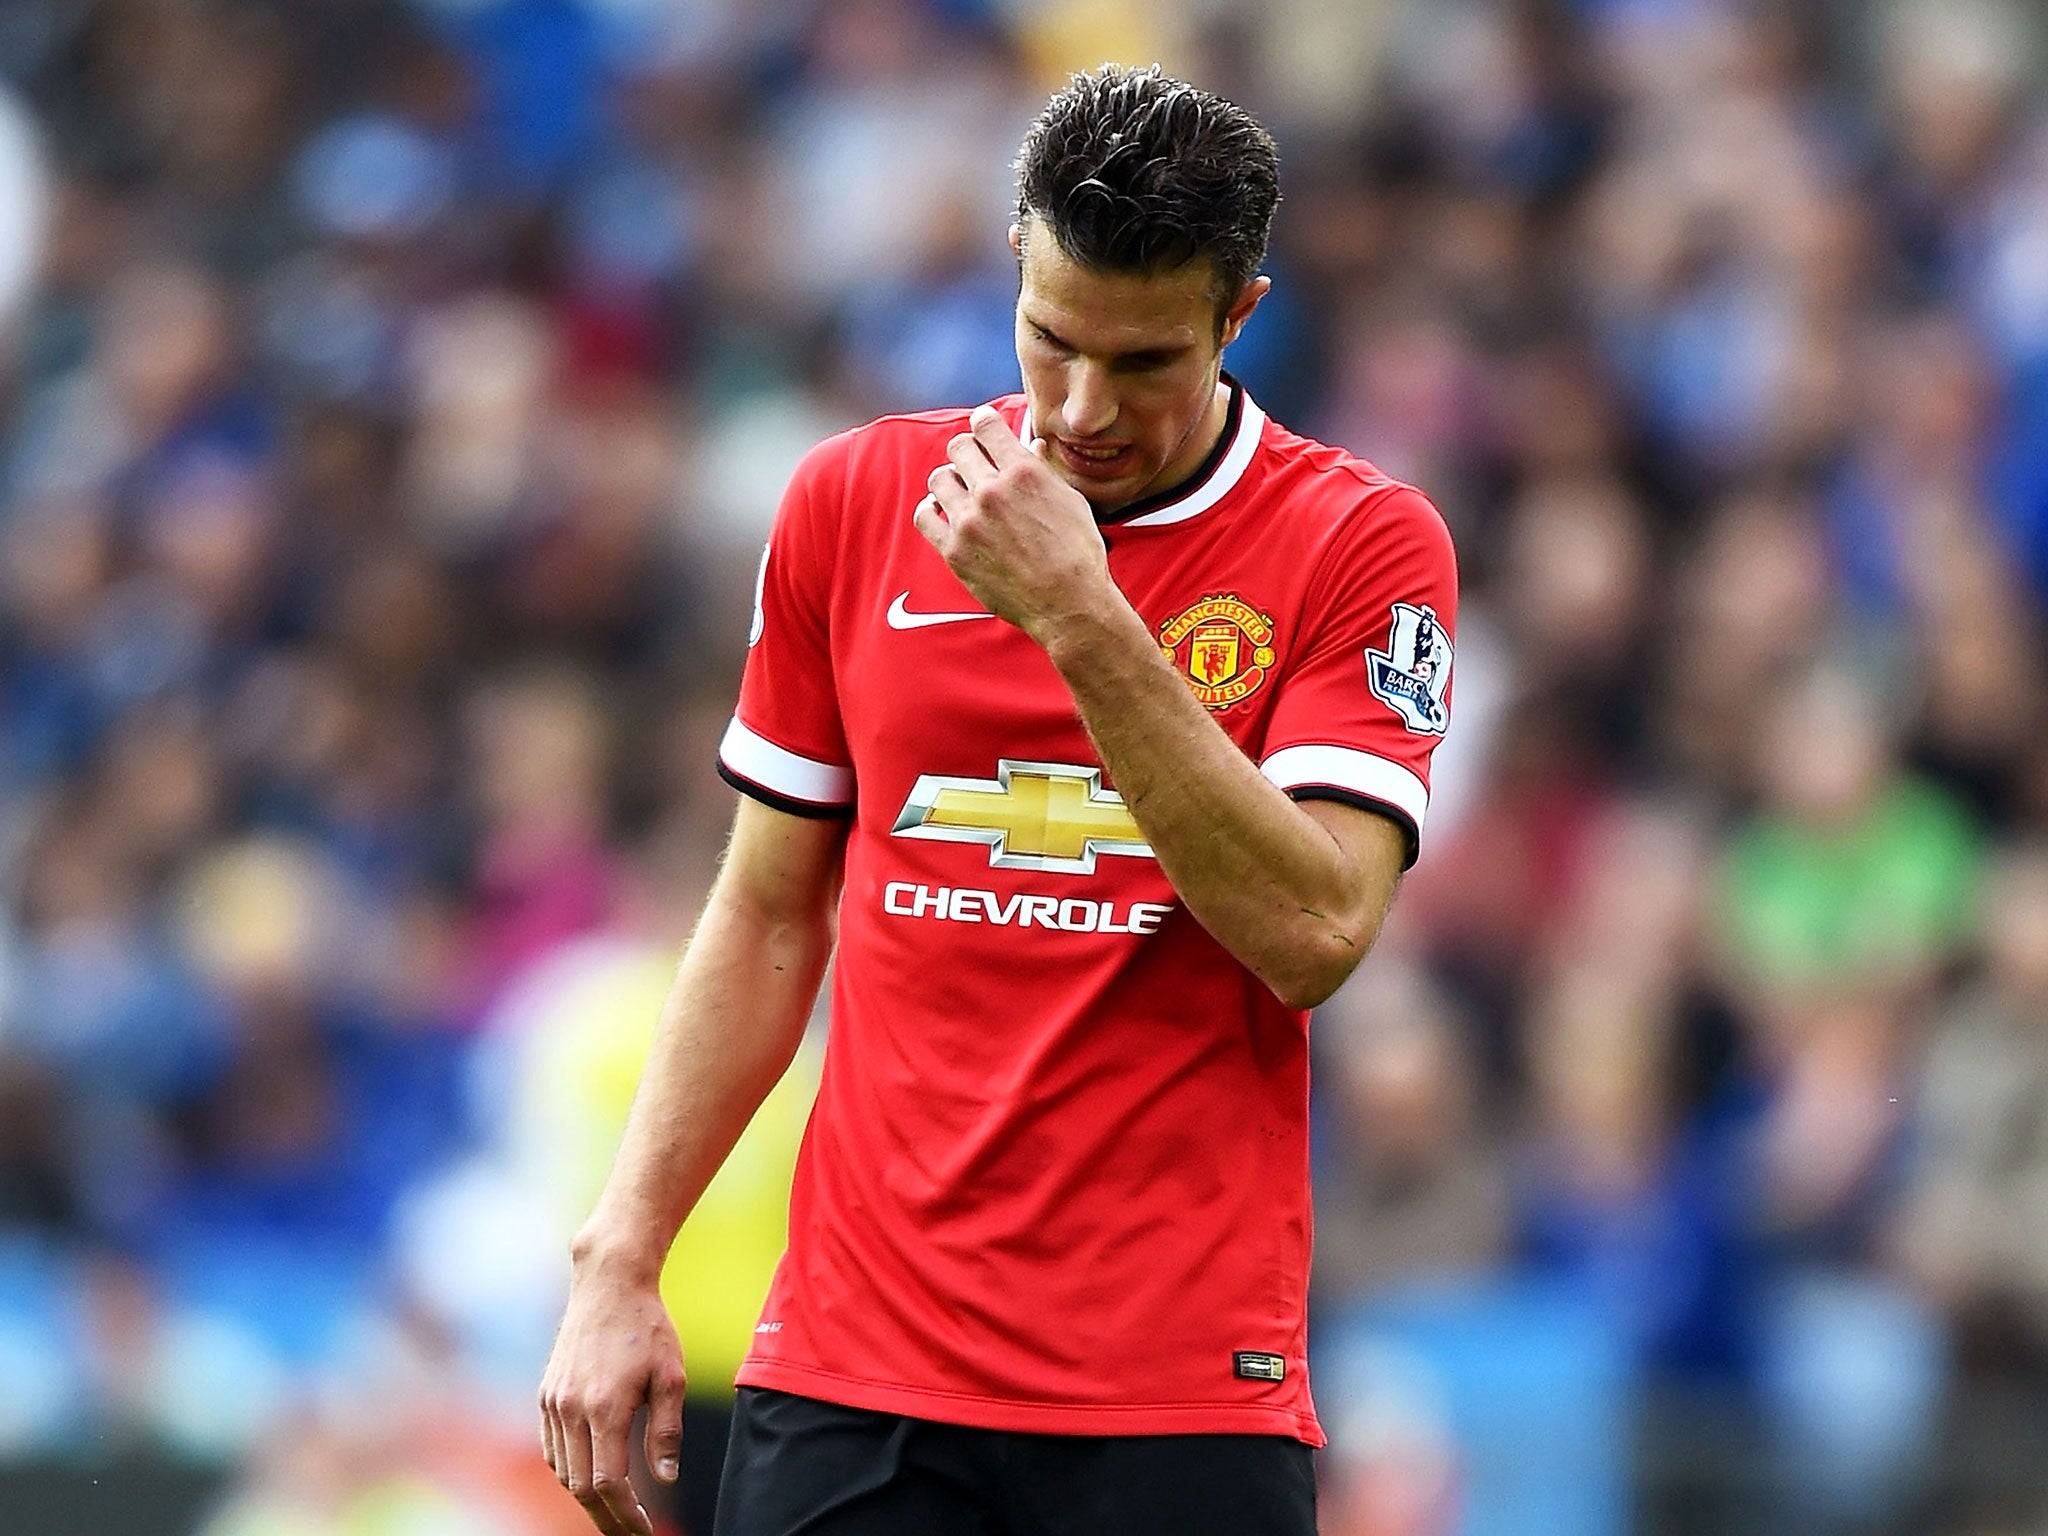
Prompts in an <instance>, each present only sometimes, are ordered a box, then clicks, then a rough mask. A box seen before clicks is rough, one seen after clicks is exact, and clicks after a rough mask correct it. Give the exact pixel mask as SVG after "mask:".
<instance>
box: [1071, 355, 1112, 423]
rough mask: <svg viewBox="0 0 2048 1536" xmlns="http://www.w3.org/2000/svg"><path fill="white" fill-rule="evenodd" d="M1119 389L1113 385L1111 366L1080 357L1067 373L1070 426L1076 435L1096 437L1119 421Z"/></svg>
mask: <svg viewBox="0 0 2048 1536" xmlns="http://www.w3.org/2000/svg"><path fill="white" fill-rule="evenodd" d="M1116 412H1117V403H1116V391H1115V390H1114V389H1112V388H1111V387H1110V382H1109V374H1108V370H1106V369H1104V368H1101V367H1099V366H1097V365H1095V364H1093V363H1090V362H1087V361H1085V360H1084V361H1078V362H1076V363H1075V364H1074V366H1073V368H1072V369H1071V370H1070V371H1069V373H1068V375H1067V400H1066V408H1065V409H1064V410H1063V411H1062V412H1061V414H1062V415H1063V416H1065V417H1066V419H1067V430H1068V431H1069V432H1071V433H1072V434H1073V435H1074V436H1076V437H1093V436H1095V435H1096V434H1097V433H1098V432H1107V431H1108V430H1109V429H1110V428H1111V427H1112V426H1114V425H1115V424H1116Z"/></svg>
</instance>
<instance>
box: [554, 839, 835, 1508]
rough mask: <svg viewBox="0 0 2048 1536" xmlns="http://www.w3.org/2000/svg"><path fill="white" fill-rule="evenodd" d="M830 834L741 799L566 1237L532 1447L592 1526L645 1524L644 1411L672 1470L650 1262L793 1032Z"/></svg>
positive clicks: (825, 932) (821, 906)
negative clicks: (640, 1476) (565, 1273)
mask: <svg viewBox="0 0 2048 1536" xmlns="http://www.w3.org/2000/svg"><path fill="white" fill-rule="evenodd" d="M845 838H846V824H845V823H844V822H842V821H838V820H830V821H822V820H820V821H814V820H808V819H806V818H803V817H799V816H791V815H787V814H785V813H783V812H781V811H777V810H772V809H770V808H769V807H767V806H765V805H761V804H759V803H757V802H756V801H753V800H750V799H742V800H741V802H740V809H739V814H738V816H737V817H736V818H735V819H734V822H733V832H732V839H731V842H730V843H729V845H728V847H727V850H726V857H725V863H724V865H723V866H722V868H721V869H720V870H719V875H718V879H717V881H716V882H715V883H714V884H713V886H712V889H711V896H710V899H709V900H708V902H707V903H706V905H705V909H704V915H703V917H702V919H701V920H700V921H699V922H698V925H697V931H696V932H695V933H694V934H693V935H692V936H691V938H690V943H689V946H688V948H687V949H686V950H685V951H684V954H683V960H682V965H681V967H680V968H679V970H678V971H677V973H676V979H675V984H674V985H673V986H672V987H671V988H670V990H669V995H668V1001H667V1003H666V1004H665V1005H664V1007H663V1009H662V1017H661V1022H660V1025H659V1027H658V1029H657V1030H656V1032H655V1037H654V1044H653V1046H652V1048H651V1050H650V1051H649V1053H648V1059H647V1066H646V1069H645V1071H644V1072H643V1074H642V1076H641V1080H640V1088H639V1091H638V1093H637V1094H636V1095H635V1096H634V1099H633V1108H632V1112H631V1114H630V1115H629V1116H628V1117H627V1121H626V1130H625V1135H624V1137H623V1138H622V1140H621V1142H620V1146H619V1152H618V1156H617V1158H616V1160H615V1161H614V1162H613V1165H612V1171H611V1174H610V1177H609V1178H607V1179H606V1181H605V1187H604V1191H603V1193H602V1194H601V1195H600V1196H599V1197H598V1202H597V1207H596V1209H595V1210H594V1211H593V1212H592V1213H591V1215H590V1218H589V1220H588V1221H586V1222H585V1223H584V1225H583V1227H582V1230H581V1231H579V1232H578V1233H577V1235H576V1239H575V1243H574V1245H573V1247H572V1250H571V1253H572V1258H573V1270H572V1279H571V1283H570V1292H569V1303H568V1306H567V1308H566V1309H565V1311H564V1313H563V1318H562V1325H561V1328H560V1331H559V1332H558V1333H557V1335H556V1338H555V1347H554V1351H553V1354H552V1356H551V1357H550V1359H549V1361H548V1368H547V1374H546V1375H545V1377H544V1378H543V1379H542V1383H541V1394H540V1396H541V1442H542V1450H543V1452H544V1454H545V1455H546V1457H547V1461H548V1465H549V1466H551V1467H552V1468H553V1469H554V1471H555V1474H556V1476H558V1477H559V1478H560V1479H561V1480H562V1483H563V1486H565V1487H566V1488H568V1489H569V1491H570V1492H571V1493H573V1494H574V1495H575V1496H576V1498H577V1500H578V1502H580V1503H581V1504H582V1505H583V1507H584V1509H585V1511H586V1512H588V1514H589V1515H590V1517H591V1520H592V1522H593V1523H594V1524H595V1525H596V1526H597V1528H598V1530H600V1531H602V1532H604V1533H605V1536H627V1533H629V1532H638V1533H640V1536H651V1532H652V1530H653V1526H652V1523H651V1522H650V1521H649V1519H648V1517H647V1513H646V1511H645V1509H644V1508H642V1506H641V1504H640V1502H639V1499H638V1498H637V1497H636V1496H635V1494H634V1493H633V1490H632V1486H631V1484H630V1482H629V1481H628V1479H627V1475H626V1468H627V1436H628V1433H629V1431H630V1428H631V1424H632V1419H633V1414H634V1412H635V1411H636V1410H637V1409H638V1408H639V1407H640V1405H641V1404H642V1403H645V1404H647V1405H648V1408H649V1415H648V1428H647V1456H648V1460H649V1462H650V1463H651V1464H652V1465H653V1466H654V1468H655V1470H656V1472H657V1473H658V1474H659V1475H660V1476H662V1477H663V1478H665V1479H672V1478H673V1477H674V1476H675V1471H674V1467H675V1459H676V1449H677V1446H678V1445H679V1444H680V1441H681V1436H682V1417H681V1415H682V1395H683V1380H684V1378H683V1367H682V1357H681V1352H680V1350H679V1348H678V1345H677V1341H676V1336H675V1331H674V1329H673V1327H672V1326H671V1325H670V1323H669V1320H668V1315H667V1311H666V1309H665V1308H664V1307H663V1306H662V1302H661V1294H660V1288H659V1287H660V1278H661V1267H662V1263H663V1260H664V1259H665V1258H666V1257H667V1254H668V1250H669V1246H670V1244H672V1243H673V1242H674V1241H675V1235H676V1231H677V1229H678V1228H680V1227H681V1226H682V1223H683V1219H684V1218H685V1217H686V1216H688V1215H689V1213H690V1209H691V1207H692V1206H694V1205H695V1204H696V1202H697V1199H698V1197H699V1196H700V1195H702V1194H703V1192H704V1187H705V1186H706V1185H707V1184H709V1183H710V1182H711V1178H712V1175H713V1174H715V1173H716V1172H717V1171H718V1167H719V1165H720V1164H721V1163H723V1162H724V1161H725V1158H726V1156H727V1154H728V1153H730V1152H731V1151H732V1148H733V1144H734V1143H735V1142H737V1141H738V1140H739V1137H740V1133H741V1132H742V1131H743V1130H745V1129H746V1125H747V1122H748V1121H749V1120H750V1119H752V1118H753V1115H754V1111H755V1110H757V1109H758V1108H760V1105H761V1101H762V1100H763V1099H764V1098H766V1097H767V1095H768V1092H769V1090H770V1089H771V1088H773V1087H774V1086H775V1084H776V1082H777V1081H778V1080H779V1079H780V1078H781V1076H782V1074H783V1072H784V1071H786V1070H787V1069H788V1066H789V1063H790V1059H791V1058H792V1057H793V1056H794V1055H795V1053H796V1048H797V1044H798V1042H799V1041H800V1040H801V1039H802V1038H803V1030H804V1023H805V1020H806V1019H807V1018H808V1017H809V1015H810V1010H811V1005H812V1003H813V1002H814V1000H815V999H816V997H817V992H818V982H819V980H820V978H821V977H822V976H823V974H824V970H825V962H826V960H827V958H828V957H829V956H830V954H831V950H832V939H833V911H834V905H835V903H836V901H837V899H838V894H839V881H840V872H841V856H842V853H843V851H844V846H845Z"/></svg>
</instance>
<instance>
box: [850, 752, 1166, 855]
mask: <svg viewBox="0 0 2048 1536" xmlns="http://www.w3.org/2000/svg"><path fill="white" fill-rule="evenodd" d="M890 830H891V831H892V832H893V833H894V834H895V835H896V836H897V837H917V838H928V839H931V840H932V841H934V842H942V843H983V844H986V845H987V847H988V861H989V863H990V865H992V866H993V867H994V868H997V869H1039V870H1053V871H1057V872H1059V873H1061V874H1069V875H1092V874H1094V873H1095V860H1096V857H1097V855H1099V854H1105V853H1115V854H1123V855H1125V856H1127V857H1131V858H1145V859H1149V858H1151V857H1152V845H1151V844H1150V843H1148V842H1146V841H1145V834H1144V833H1143V832H1141V831H1139V830H1138V823H1137V821H1136V820H1135V819H1134V818H1133V817H1132V815H1131V813H1130V810H1129V808H1128V807H1126V806H1125V805H1124V797H1123V796H1122V795H1120V794H1118V793H1117V792H1116V791H1115V790H1113V789H1104V788H1103V787H1102V770H1101V769H1100V768H1084V767H1081V766H1079V765H1078V764H1074V763H1032V762H1020V761H1015V760H1012V759H1010V758H1007V757H1006V758H1002V759H1000V760H999V761H998V762H997V763H996V776H995V777H994V778H993V779H968V778H958V777H955V776H952V775H949V774H942V773H927V774H923V775H921V776H920V777H919V778H918V781H917V783H916V784H914V785H913V786H912V787H911V790H910V798H909V799H908V800H906V801H905V802H904V804H903V810H902V812H901V814H899V815H898V816H897V818H896V825H895V826H894V827H893V828H891V829H890Z"/></svg>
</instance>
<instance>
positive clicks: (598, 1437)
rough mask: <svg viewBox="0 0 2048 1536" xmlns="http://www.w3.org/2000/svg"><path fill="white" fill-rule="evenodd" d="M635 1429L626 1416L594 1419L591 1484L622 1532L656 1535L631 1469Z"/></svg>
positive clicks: (591, 1422)
mask: <svg viewBox="0 0 2048 1536" xmlns="http://www.w3.org/2000/svg"><path fill="white" fill-rule="evenodd" d="M632 1431H633V1420H632V1418H631V1417H630V1416H628V1417H625V1418H617V1417H599V1416H597V1415H595V1414H593V1415H592V1416H591V1420H590V1487H591V1491H592V1492H593V1493H595V1494H596V1495H597V1496H598V1498H599V1499H601V1500H602V1501H603V1503H604V1507H605V1511H606V1513H608V1514H609V1515H610V1516H611V1518H612V1521H613V1523H614V1525H615V1527H616V1529H617V1531H618V1532H619V1533H620V1536H625V1533H626V1532H629V1531H634V1532H638V1533H639V1536H654V1522H653V1521H652V1520H650V1519H649V1518H648V1516H647V1511H646V1510H645V1509H643V1508H642V1507H641V1505H640V1496H639V1495H638V1494H637V1493H635V1492H634V1491H633V1479H632V1475H631V1472H630V1470H629V1469H630V1466H631V1457H630V1455H629V1453H628V1451H627V1449H626V1445H627V1441H628V1439H629V1437H630V1436H631V1434H632Z"/></svg>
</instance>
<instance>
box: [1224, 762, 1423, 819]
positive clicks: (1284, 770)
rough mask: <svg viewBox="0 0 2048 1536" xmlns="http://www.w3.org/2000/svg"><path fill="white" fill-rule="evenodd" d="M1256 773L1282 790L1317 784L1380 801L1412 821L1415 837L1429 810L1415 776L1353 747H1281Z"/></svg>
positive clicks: (1396, 764)
mask: <svg viewBox="0 0 2048 1536" xmlns="http://www.w3.org/2000/svg"><path fill="white" fill-rule="evenodd" d="M1259 771H1260V772H1261V773H1263V774H1264V775H1265V776H1266V777H1267V778H1269V779H1271V780H1272V781H1273V782H1274V783H1275V784H1277V785H1279V786H1280V787H1281V788H1282V789H1289V790H1293V789H1307V788H1309V787H1310V786H1312V785H1320V786H1325V787H1327V788H1330V789H1348V790H1350V791H1351V792H1352V793H1353V794H1355V795H1363V796H1365V798H1366V799H1368V800H1378V801H1381V802H1382V803H1384V804H1386V805H1391V806H1393V807H1394V809H1396V810H1398V811H1400V812H1401V813H1402V814H1403V815H1405V816H1407V817H1408V818H1409V820H1411V821H1413V822H1414V823H1415V830H1416V832H1417V833H1418V834H1419V833H1420V832H1421V831H1422V818H1423V814H1424V813H1425V812H1426V811H1428V809H1429V787H1428V786H1427V785H1425V784H1424V783H1423V782H1422V780H1421V779H1419V778H1417V777H1416V776H1415V774H1413V773H1412V772H1410V771H1409V770H1408V769H1406V768H1403V767H1402V766H1401V765H1400V764H1399V763H1394V762H1389V761H1388V760H1387V759H1386V758H1384V757H1374V756H1373V755H1372V754H1371V753H1370V752H1360V751H1358V750H1357V749H1356V748H1354V747H1325V746H1307V747H1282V748H1281V749H1280V750H1279V751H1278V752H1275V753H1274V754H1273V755H1272V756H1271V757H1269V758H1267V759H1266V760H1265V762H1263V763H1261V764H1260V765H1259Z"/></svg>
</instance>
